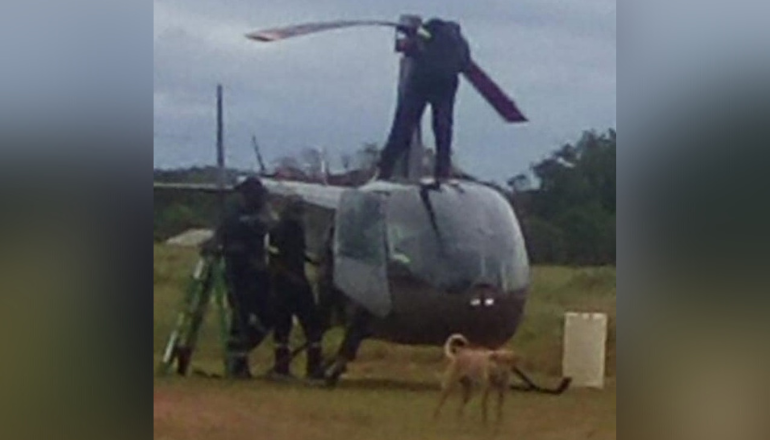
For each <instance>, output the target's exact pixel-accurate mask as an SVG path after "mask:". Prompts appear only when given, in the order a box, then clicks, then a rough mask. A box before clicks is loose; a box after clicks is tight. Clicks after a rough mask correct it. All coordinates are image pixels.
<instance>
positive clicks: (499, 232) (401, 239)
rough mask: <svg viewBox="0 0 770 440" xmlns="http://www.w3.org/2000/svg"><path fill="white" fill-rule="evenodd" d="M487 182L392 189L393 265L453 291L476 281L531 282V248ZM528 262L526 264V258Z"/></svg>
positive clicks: (507, 284) (511, 285) (502, 284)
mask: <svg viewBox="0 0 770 440" xmlns="http://www.w3.org/2000/svg"><path fill="white" fill-rule="evenodd" d="M494 197H498V195H497V194H494V193H490V190H489V189H487V188H474V187H468V188H463V189H462V191H456V190H454V189H448V190H444V191H441V192H435V191H430V192H428V198H427V199H425V198H421V197H420V195H419V194H418V193H417V192H414V191H402V192H395V193H393V194H391V196H390V197H389V199H388V207H387V234H388V246H389V257H390V262H391V267H392V268H393V269H394V270H395V271H396V272H398V271H399V270H403V271H407V272H408V273H410V274H411V275H414V276H417V277H418V278H421V279H423V280H425V281H427V282H430V283H431V284H433V285H436V286H437V287H439V288H442V289H445V290H447V291H449V292H459V291H463V290H465V289H467V288H469V287H472V286H473V285H476V284H490V285H493V286H497V287H499V288H502V289H503V290H505V291H509V290H513V289H517V288H519V287H522V286H523V285H524V284H525V283H526V277H527V276H528V274H527V273H526V258H527V257H526V253H525V251H524V249H523V245H522V241H521V232H520V230H519V227H518V223H517V221H516V218H515V217H514V216H513V214H512V212H511V211H510V209H509V208H508V206H507V204H505V203H500V201H499V200H495V199H494ZM522 263H523V264H522Z"/></svg>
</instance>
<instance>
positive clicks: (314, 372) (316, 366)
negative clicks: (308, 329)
mask: <svg viewBox="0 0 770 440" xmlns="http://www.w3.org/2000/svg"><path fill="white" fill-rule="evenodd" d="M321 356H322V354H321V345H320V344H318V343H315V344H310V346H309V347H308V349H307V371H306V374H307V378H308V379H311V380H323V379H324V372H323V367H322V366H321Z"/></svg>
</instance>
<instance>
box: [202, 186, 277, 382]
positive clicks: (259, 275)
mask: <svg viewBox="0 0 770 440" xmlns="http://www.w3.org/2000/svg"><path fill="white" fill-rule="evenodd" d="M235 189H236V194H235V197H234V199H233V200H230V201H229V203H228V205H227V206H226V208H225V212H224V216H223V218H222V221H221V223H220V224H219V227H218V228H217V229H216V235H215V240H216V242H217V243H218V244H219V245H220V246H221V249H222V254H223V257H224V261H225V278H226V280H227V285H228V302H229V304H230V307H231V310H232V315H231V326H230V335H229V339H228V342H227V348H226V351H227V375H228V376H230V377H236V378H249V377H251V372H250V371H249V363H248V356H249V353H250V352H251V351H252V350H253V349H254V348H256V347H257V346H258V345H259V344H260V343H261V342H262V341H263V340H264V339H265V337H266V336H267V334H268V333H269V332H270V329H271V328H272V325H273V319H272V316H271V315H272V304H271V299H270V284H269V281H270V280H269V273H268V268H267V255H266V253H265V240H266V237H267V231H268V228H269V225H268V220H267V217H266V214H265V212H264V208H265V206H266V202H267V191H266V190H265V188H264V187H263V186H262V182H261V181H260V180H259V179H257V178H252V177H250V178H248V179H246V180H244V181H243V182H242V183H240V184H239V185H238V186H236V188H235Z"/></svg>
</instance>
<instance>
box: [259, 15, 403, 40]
mask: <svg viewBox="0 0 770 440" xmlns="http://www.w3.org/2000/svg"><path fill="white" fill-rule="evenodd" d="M353 26H388V27H396V26H398V23H394V22H391V21H381V20H338V21H323V22H314V23H303V24H298V25H293V26H285V27H280V28H272V29H264V30H261V31H254V32H250V33H248V34H246V38H248V39H251V40H255V41H261V42H272V41H278V40H284V39H286V38H291V37H299V36H302V35H307V34H313V33H317V32H323V31H328V30H333V29H341V28H346V27H353Z"/></svg>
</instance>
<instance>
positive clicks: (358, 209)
mask: <svg viewBox="0 0 770 440" xmlns="http://www.w3.org/2000/svg"><path fill="white" fill-rule="evenodd" d="M420 23H421V19H420V17H417V16H411V15H409V16H406V15H405V16H402V17H401V19H400V21H399V23H395V22H387V21H373V20H359V21H336V22H318V23H306V24H301V25H293V26H288V27H283V28H275V29H269V30H264V31H257V32H252V33H249V34H247V35H246V36H247V38H249V39H251V40H254V41H260V42H274V41H279V40H282V39H285V38H291V37H296V36H301V35H307V34H310V33H315V32H321V31H327V30H332V29H339V28H344V27H353V26H365V25H375V26H390V27H394V28H396V29H397V30H398V29H399V26H403V25H408V26H415V25H419V24H420ZM404 38H405V37H404V36H403V35H400V34H399V33H398V31H397V35H396V52H401V48H402V47H403V44H404ZM409 63H410V61H409V59H408V57H406V56H402V57H401V66H400V67H401V75H400V78H399V83H400V85H399V93H401V90H402V88H403V78H404V75H405V72H406V71H407V70H408V69H409V68H410V65H409ZM464 75H465V77H466V78H468V80H469V81H470V82H471V83H472V84H473V85H474V88H475V89H476V90H477V91H478V92H479V93H480V94H481V95H482V96H483V97H484V98H485V99H486V100H487V101H488V102H489V103H490V104H491V105H492V106H493V108H494V109H495V110H496V111H497V112H498V114H500V115H501V116H502V117H503V119H504V120H505V121H506V122H509V123H519V122H525V121H526V120H527V119H526V118H525V117H524V116H523V114H522V113H521V112H520V111H519V109H518V108H517V106H516V104H515V103H514V102H513V101H512V100H511V99H510V98H508V97H507V96H506V95H505V93H504V92H502V90H501V89H500V88H499V87H498V86H497V85H496V84H495V83H494V82H493V81H492V80H491V79H490V78H489V77H488V76H487V75H486V73H485V72H484V71H483V70H482V69H481V68H480V67H478V65H477V64H476V63H475V62H474V63H473V68H472V69H471V70H470V71H469V72H468V73H465V74H464ZM255 151H256V152H257V156H258V159H259V160H260V166H261V168H262V172H261V173H260V174H261V175H260V180H261V181H262V184H263V185H264V187H265V188H266V189H267V191H268V193H269V198H270V199H271V200H274V201H278V202H279V203H280V201H281V200H285V199H287V198H290V197H294V198H296V197H299V198H300V199H301V200H303V201H304V202H305V205H306V207H307V208H306V220H307V222H306V223H307V225H308V227H307V229H306V234H307V240H306V241H307V244H308V252H309V253H310V254H315V255H327V254H328V255H331V261H332V263H331V266H330V267H328V268H327V270H328V271H329V272H328V275H329V276H330V278H331V284H332V286H331V288H333V289H336V290H337V291H339V292H342V294H343V296H344V298H345V301H347V302H349V303H353V304H355V306H357V307H361V308H363V309H365V310H366V311H367V312H368V313H369V314H370V315H371V316H372V317H373V321H372V322H371V330H372V332H371V333H370V334H369V335H368V337H367V339H377V340H383V341H388V342H393V343H397V344H406V345H422V346H440V345H443V344H444V342H445V341H446V339H447V337H448V336H449V335H451V334H453V333H462V334H464V335H465V336H466V337H467V338H468V339H469V340H471V341H473V342H474V343H475V344H479V345H483V346H488V347H499V346H501V345H503V344H505V343H506V342H507V341H509V340H510V339H511V338H512V337H513V336H514V334H515V333H516V331H517V329H518V328H519V325H520V323H521V321H522V319H523V316H524V309H525V305H526V301H527V295H528V292H529V290H530V266H529V259H528V255H527V250H526V244H525V240H524V236H523V234H522V231H521V227H520V225H519V221H518V218H517V216H516V214H515V212H514V210H513V208H512V207H511V205H510V204H509V202H508V201H507V200H506V199H505V197H503V195H502V194H501V193H500V192H499V191H497V190H496V189H494V188H492V187H490V186H489V185H487V184H485V183H483V182H480V181H478V180H476V179H473V178H470V177H469V176H461V177H453V178H451V179H449V180H447V181H446V182H445V183H444V184H442V185H440V186H438V187H433V186H431V185H429V184H428V183H429V180H428V179H427V177H426V176H425V175H424V174H425V167H424V166H423V165H424V164H423V158H424V157H425V155H424V153H425V147H424V145H423V143H422V139H421V133H420V128H419V124H418V127H417V128H416V129H415V133H414V136H413V137H412V140H411V142H410V147H409V151H408V152H407V153H406V154H404V155H403V156H402V157H401V158H400V159H399V166H398V167H397V172H396V173H395V174H394V176H393V177H392V178H390V179H388V180H372V181H369V182H366V183H364V184H362V185H359V186H356V187H342V186H334V185H328V184H319V183H308V182H299V181H288V180H280V179H277V178H275V176H269V175H266V173H265V169H264V165H263V164H262V161H261V155H260V154H259V151H258V148H257V146H256V143H255ZM220 156H221V155H220ZM221 166H222V163H221V162H220V167H221ZM155 187H156V188H161V189H162V188H168V189H186V190H193V191H215V192H219V193H220V194H222V193H223V192H227V191H232V190H233V187H234V185H230V186H225V185H224V183H223V182H222V181H221V180H220V182H219V184H218V185H216V186H215V185H206V184H174V183H156V184H155ZM516 373H517V374H518V375H519V377H521V378H522V379H523V380H524V381H525V382H526V384H527V387H526V388H525V389H528V390H534V391H539V392H545V393H551V394H561V393H562V392H563V391H564V390H565V389H566V388H567V386H568V385H569V382H570V379H569V378H563V379H562V381H561V383H560V384H559V385H558V386H557V387H556V388H553V389H548V388H544V387H541V386H538V385H537V384H535V383H534V382H533V381H531V380H530V379H529V378H528V377H527V376H526V375H525V374H524V372H523V371H521V370H519V369H517V370H516Z"/></svg>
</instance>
